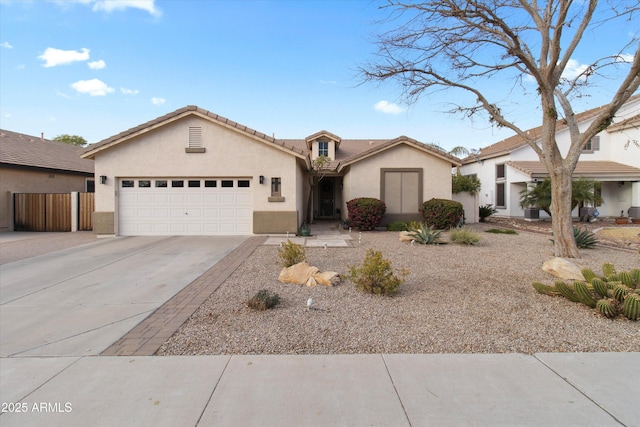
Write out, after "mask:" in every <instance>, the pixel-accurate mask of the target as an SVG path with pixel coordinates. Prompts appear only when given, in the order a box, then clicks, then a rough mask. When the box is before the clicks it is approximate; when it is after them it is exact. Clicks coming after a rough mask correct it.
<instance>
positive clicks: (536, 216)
mask: <svg viewBox="0 0 640 427" xmlns="http://www.w3.org/2000/svg"><path fill="white" fill-rule="evenodd" d="M524 220H525V221H540V209H538V208H525V209H524Z"/></svg>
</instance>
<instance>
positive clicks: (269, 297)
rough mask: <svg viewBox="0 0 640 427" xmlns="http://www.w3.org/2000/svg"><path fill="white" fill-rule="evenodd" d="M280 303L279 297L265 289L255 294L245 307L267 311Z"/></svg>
mask: <svg viewBox="0 0 640 427" xmlns="http://www.w3.org/2000/svg"><path fill="white" fill-rule="evenodd" d="M279 303H280V296H279V295H278V294H275V293H271V292H269V291H268V290H266V289H261V290H259V291H258V293H257V294H255V295H254V296H253V297H251V299H250V300H249V302H248V303H247V306H249V308H253V309H254V310H268V309H270V308H273V307H275V306H276V305H278V304H279Z"/></svg>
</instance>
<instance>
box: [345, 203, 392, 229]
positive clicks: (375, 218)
mask: <svg viewBox="0 0 640 427" xmlns="http://www.w3.org/2000/svg"><path fill="white" fill-rule="evenodd" d="M347 211H348V213H349V221H350V223H351V226H352V227H354V228H358V229H360V230H373V229H374V228H376V227H377V226H379V225H380V223H381V222H382V219H383V218H384V214H385V212H386V211H387V206H386V205H385V204H384V202H383V201H382V200H378V199H374V198H372V197H360V198H357V199H352V200H349V201H348V202H347Z"/></svg>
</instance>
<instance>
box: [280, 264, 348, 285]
mask: <svg viewBox="0 0 640 427" xmlns="http://www.w3.org/2000/svg"><path fill="white" fill-rule="evenodd" d="M278 280H279V281H280V282H282V283H293V284H296V285H307V286H315V285H325V286H333V285H335V284H337V283H339V282H340V276H339V275H338V273H336V272H335V271H325V272H322V273H321V272H320V270H319V269H318V267H314V266H312V265H309V264H308V263H307V262H306V261H303V262H300V263H298V264H295V265H292V266H291V267H285V268H283V269H282V271H280V276H279V277H278Z"/></svg>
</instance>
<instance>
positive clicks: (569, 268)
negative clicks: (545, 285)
mask: <svg viewBox="0 0 640 427" xmlns="http://www.w3.org/2000/svg"><path fill="white" fill-rule="evenodd" d="M542 270H544V271H546V272H547V273H549V274H553V275H554V276H556V277H558V278H560V279H563V280H581V281H582V280H584V276H583V275H582V271H580V267H578V266H577V265H575V264H574V263H572V262H571V261H569V260H566V259H564V258H558V257H555V258H551V259H549V260H547V261H545V262H544V263H543V264H542Z"/></svg>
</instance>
